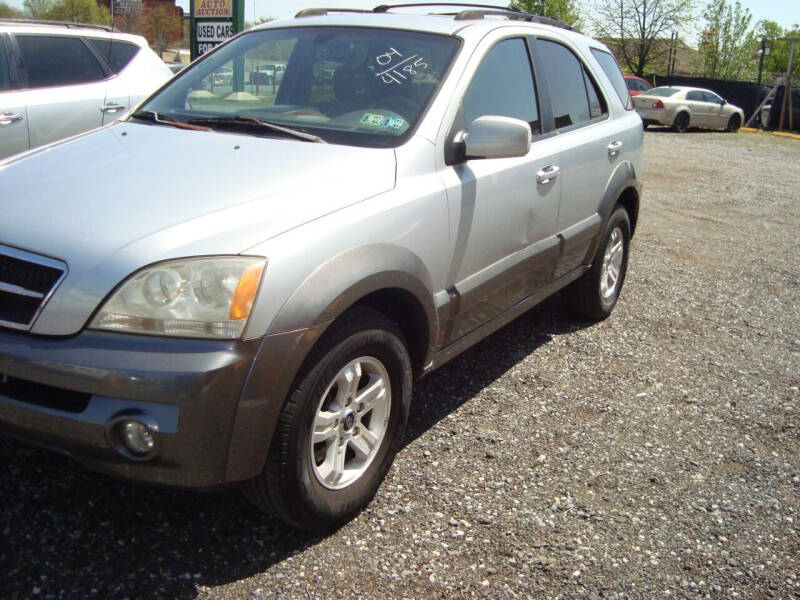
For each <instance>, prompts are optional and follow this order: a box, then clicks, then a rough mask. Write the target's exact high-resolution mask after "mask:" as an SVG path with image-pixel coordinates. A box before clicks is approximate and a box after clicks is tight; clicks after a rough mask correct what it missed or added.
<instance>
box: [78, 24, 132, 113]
mask: <svg viewBox="0 0 800 600" xmlns="http://www.w3.org/2000/svg"><path fill="white" fill-rule="evenodd" d="M84 39H85V40H86V42H87V43H88V45H89V47H90V48H91V49H92V50H93V51H94V52H95V54H96V55H97V56H98V57H99V58H100V60H101V61H102V62H103V63H105V65H106V66H107V67H108V69H109V71H110V72H111V78H110V79H109V80H108V81H107V82H106V91H105V100H104V101H103V103H102V106H101V107H100V110H101V112H102V114H103V116H102V118H103V125H108V124H109V123H112V122H114V121H115V120H117V119H118V118H119V117H121V116H122V115H123V114H125V113H126V112H127V111H128V109H129V108H131V106H132V105H133V104H134V101H138V100H139V99H140V98H139V97H138V96H137V97H136V98H133V99H132V98H131V88H132V87H135V86H132V85H131V81H130V80H129V79H130V78H128V77H125V75H122V74H121V73H122V72H123V71H124V69H125V67H127V66H128V64H129V63H130V62H131V61H132V60H133V57H134V56H136V54H137V52H139V46H137V45H136V44H132V43H130V42H125V41H123V40H116V39H113V38H111V39H108V38H95V37H86V38H84ZM138 91H139V90H138V89H135V90H134V92H138Z"/></svg>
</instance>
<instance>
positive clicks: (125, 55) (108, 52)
mask: <svg viewBox="0 0 800 600" xmlns="http://www.w3.org/2000/svg"><path fill="white" fill-rule="evenodd" d="M86 41H87V42H89V43H90V44H91V45H92V46H94V49H95V50H97V53H98V54H100V56H102V57H103V59H104V60H105V61H106V63H108V66H109V67H110V68H111V72H112V73H119V72H120V71H122V69H124V68H125V67H127V66H128V63H129V62H131V61H132V60H133V57H134V56H136V53H137V52H139V46H137V45H136V44H131V43H130V42H122V41H120V40H106V39H100V38H86Z"/></svg>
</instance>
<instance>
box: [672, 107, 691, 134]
mask: <svg viewBox="0 0 800 600" xmlns="http://www.w3.org/2000/svg"><path fill="white" fill-rule="evenodd" d="M672 129H673V130H674V131H677V132H678V133H685V132H686V130H687V129H689V113H685V112H681V113H678V114H677V116H676V117H675V121H673V122H672Z"/></svg>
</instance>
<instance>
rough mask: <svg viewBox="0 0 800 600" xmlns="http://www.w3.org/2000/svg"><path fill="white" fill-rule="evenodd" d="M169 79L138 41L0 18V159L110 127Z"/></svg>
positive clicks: (141, 40)
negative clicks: (82, 133) (89, 131)
mask: <svg viewBox="0 0 800 600" xmlns="http://www.w3.org/2000/svg"><path fill="white" fill-rule="evenodd" d="M171 76H172V72H171V71H170V70H169V68H168V67H167V66H166V65H165V64H164V63H163V61H161V60H160V59H159V58H158V56H157V55H156V54H155V53H154V52H153V51H152V50H150V48H149V47H148V45H147V41H146V40H145V39H144V38H143V37H141V36H138V35H128V34H121V33H115V32H111V31H109V30H107V29H106V28H103V27H100V26H90V25H73V24H66V23H65V24H59V23H49V24H48V23H40V22H26V21H3V20H0V158H3V157H5V156H10V155H12V154H16V153H18V152H23V151H24V150H28V149H29V148H35V147H36V146H41V145H42V144H47V143H49V142H53V141H55V140H59V139H61V138H65V137H69V136H71V135H75V134H76V133H81V132H82V131H86V130H88V129H94V128H96V127H100V126H101V125H105V124H107V123H110V122H111V121H113V120H114V119H117V118H119V117H120V116H122V115H123V114H124V113H125V112H126V111H127V110H128V109H129V108H130V107H132V106H135V105H136V104H137V103H138V102H139V101H141V100H142V99H143V98H145V96H147V95H148V94H150V93H152V92H153V91H154V90H155V89H156V88H157V87H158V86H160V85H161V84H163V83H164V82H165V81H166V80H167V79H169V78H170V77H171Z"/></svg>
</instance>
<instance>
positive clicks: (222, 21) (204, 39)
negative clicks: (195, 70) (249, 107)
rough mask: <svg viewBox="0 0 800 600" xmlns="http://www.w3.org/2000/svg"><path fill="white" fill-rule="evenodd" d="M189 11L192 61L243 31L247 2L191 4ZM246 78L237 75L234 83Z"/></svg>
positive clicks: (216, 0) (201, 1)
mask: <svg viewBox="0 0 800 600" xmlns="http://www.w3.org/2000/svg"><path fill="white" fill-rule="evenodd" d="M189 11H190V12H189V15H190V17H189V18H190V22H191V25H190V48H191V57H192V60H194V59H195V58H197V57H198V56H202V55H203V54H206V53H207V52H211V51H212V50H213V49H214V48H216V47H217V46H219V45H220V44H221V43H223V42H224V41H226V40H228V39H230V38H232V37H233V36H235V35H236V34H237V33H239V32H240V31H242V29H243V27H244V0H189ZM241 70H242V68H239V69H238V71H241ZM234 71H237V69H234ZM243 77H244V75H243V73H242V72H237V73H235V76H234V83H236V82H238V83H239V84H241V82H243V81H244V79H243Z"/></svg>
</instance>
